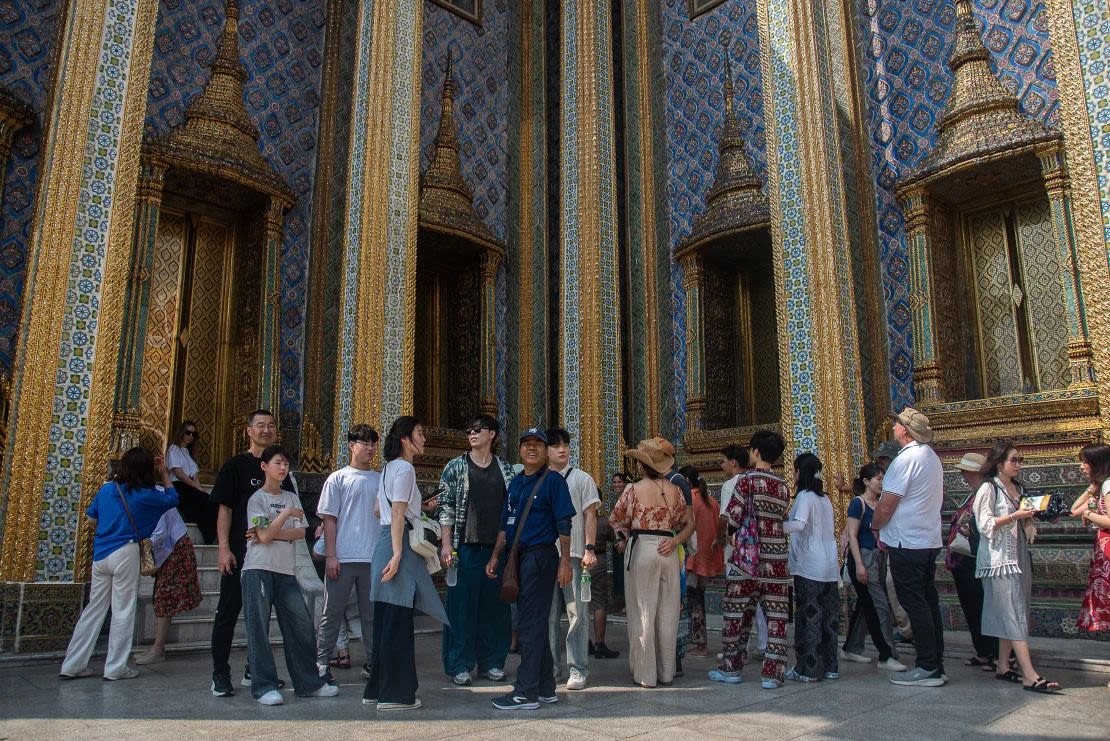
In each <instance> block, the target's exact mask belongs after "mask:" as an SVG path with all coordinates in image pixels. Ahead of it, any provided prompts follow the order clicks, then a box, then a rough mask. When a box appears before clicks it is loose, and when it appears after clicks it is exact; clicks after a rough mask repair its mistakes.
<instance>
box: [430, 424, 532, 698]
mask: <svg viewBox="0 0 1110 741" xmlns="http://www.w3.org/2000/svg"><path fill="white" fill-rule="evenodd" d="M500 434H501V425H500V424H499V423H498V421H497V420H496V419H494V418H493V417H490V416H488V415H484V414H479V415H478V416H477V417H475V418H474V419H473V420H471V422H470V424H469V425H467V429H466V437H467V441H468V442H469V443H470V452H469V453H464V454H463V455H461V456H459V457H458V458H454V459H452V460H451V461H449V462H448V463H447V466H446V467H444V469H443V475H442V476H441V477H440V480H439V490H438V494H439V504H440V510H439V524H440V527H441V528H442V530H443V542H442V546H441V551H440V560H441V561H442V562H443V563H444V564H445V565H446V566H447V567H448V568H453V569H455V573H454V579H456V580H457V581H456V583H455V585H454V586H450V585H449V586H448V587H447V616H448V617H449V618H450V619H451V625H450V626H446V625H445V626H444V627H443V671H445V672H447V675H448V676H449V677H451V681H452V682H454V683H455V684H457V685H460V686H466V685H469V684H471V682H472V681H473V678H472V677H471V672H472V671H473V670H474V669H477V670H478V676H479V677H482V678H483V679H488V680H490V681H493V682H500V681H502V680H503V679H504V678H505V672H504V666H505V658H506V657H507V656H508V653H509V634H510V632H511V631H512V617H511V613H510V611H509V606H508V605H507V604H505V603H504V602H502V601H501V588H500V585H499V584H498V583H497V582H494V581H491V580H490V579H487V578H486V575H485V573H486V564H487V563H488V562H489V559H490V556H491V555H493V545H494V543H496V542H497V536H498V534H499V533H500V532H501V509H502V507H504V505H505V490H506V489H507V488H508V485H509V482H510V481H511V480H512V478H513V469H512V466H510V465H509V464H508V463H506V462H505V461H504V460H503V459H502V458H499V457H498V456H496V455H494V453H493V451H494V450H495V449H496V446H497V441H498V437H499V436H500Z"/></svg>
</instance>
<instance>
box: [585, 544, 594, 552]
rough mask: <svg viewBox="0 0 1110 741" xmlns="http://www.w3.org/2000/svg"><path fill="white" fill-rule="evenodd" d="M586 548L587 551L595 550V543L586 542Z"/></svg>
mask: <svg viewBox="0 0 1110 741" xmlns="http://www.w3.org/2000/svg"><path fill="white" fill-rule="evenodd" d="M586 550H587V551H592V550H594V544H593V543H587V544H586Z"/></svg>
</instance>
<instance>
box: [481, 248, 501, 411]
mask: <svg viewBox="0 0 1110 741" xmlns="http://www.w3.org/2000/svg"><path fill="white" fill-rule="evenodd" d="M500 267H501V255H499V254H497V253H496V252H483V253H482V307H481V322H482V327H481V333H480V339H479V342H480V344H481V347H480V350H479V351H480V353H481V365H482V370H481V377H480V380H479V385H480V391H479V397H478V407H479V409H481V410H482V414H488V415H490V416H491V417H496V416H497V270H498V268H500Z"/></svg>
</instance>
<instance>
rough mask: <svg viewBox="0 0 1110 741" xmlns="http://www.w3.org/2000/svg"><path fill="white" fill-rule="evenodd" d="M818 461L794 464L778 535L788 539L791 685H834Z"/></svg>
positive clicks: (831, 571) (832, 589) (831, 541)
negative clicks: (790, 501)
mask: <svg viewBox="0 0 1110 741" xmlns="http://www.w3.org/2000/svg"><path fill="white" fill-rule="evenodd" d="M821 468H822V465H821V461H820V459H818V457H817V456H815V455H814V454H813V453H802V454H801V455H799V456H798V457H797V458H795V459H794V472H795V473H794V481H795V483H796V485H797V491H798V496H796V497H795V498H794V507H793V509H792V510H791V511H790V519H789V520H787V521H786V522H784V523H783V526H782V529H783V532H785V533H789V534H790V559H789V568H790V574H791V575H792V576H793V577H794V603H795V609H794V653H795V655H796V658H797V663H796V664H795V665H794V666H792V667H791V668H789V669H787V670H786V678H787V679H791V680H794V681H795V682H816V681H818V680H821V679H837V678H838V677H839V676H840V674H839V667H838V666H837V657H836V636H837V629H838V627H839V626H838V623H839V618H840V594H839V592H838V590H837V585H838V583H839V577H838V576H837V566H838V563H837V558H836V533H835V526H834V525H833V508H832V503H831V502H829V498H828V496H826V495H825V491H824V488H823V487H822V484H821Z"/></svg>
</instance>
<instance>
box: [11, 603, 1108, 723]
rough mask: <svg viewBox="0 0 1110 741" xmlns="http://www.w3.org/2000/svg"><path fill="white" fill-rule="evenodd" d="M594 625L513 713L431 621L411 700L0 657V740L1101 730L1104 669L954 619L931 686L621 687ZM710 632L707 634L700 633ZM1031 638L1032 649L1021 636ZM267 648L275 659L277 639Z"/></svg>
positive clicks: (616, 632) (877, 678) (687, 682)
mask: <svg viewBox="0 0 1110 741" xmlns="http://www.w3.org/2000/svg"><path fill="white" fill-rule="evenodd" d="M609 638H610V640H609V645H610V646H611V647H613V648H616V649H618V650H620V651H621V657H620V658H619V659H614V660H607V661H596V660H595V661H594V663H593V666H592V667H591V671H590V686H589V687H588V688H587V689H586V690H584V691H580V692H567V691H564V690H563V689H562V687H561V686H560V689H559V693H558V694H559V702H558V703H557V704H555V705H545V706H542V707H541V708H540V709H539V710H535V711H514V712H504V711H498V710H496V709H494V708H493V707H492V706H491V705H490V704H489V700H490V699H492V698H494V697H496V696H497V695H499V694H502V693H504V692H505V691H506V689H507V688H506V686H505V685H496V684H494V683H491V682H486V681H477V682H476V683H475V685H474V686H472V687H467V688H457V687H454V686H453V685H452V684H451V682H450V680H449V679H448V678H447V677H446V676H444V675H443V674H442V672H441V670H440V663H439V648H440V636H439V635H438V634H430V635H421V636H419V637H418V638H417V641H416V645H417V663H418V666H419V667H420V692H419V696H420V698H421V700H422V701H423V703H424V707H423V708H421V709H420V710H417V711H414V712H406V713H378V712H377V711H376V710H375V709H374V707H373V706H371V705H363V704H362V702H361V700H362V687H363V683H362V681H361V680H360V678H359V674H358V669H357V668H355V669H350V670H337V671H336V676H337V679H338V681H339V683H340V687H341V692H340V695H339V696H338V697H335V698H321V699H301V698H297V697H294V696H293V694H292V693H291V692H289V691H286V693H285V696H286V704H285V705H283V706H280V707H261V706H259V705H258V704H256V703H255V702H254V701H253V700H252V699H251V696H250V691H249V690H247V689H245V688H244V689H239V690H238V694H237V695H236V696H235V697H233V698H226V699H224V698H215V697H212V696H211V694H210V693H209V691H208V682H209V676H210V671H211V669H210V663H209V658H208V656H207V655H206V654H196V653H193V654H185V655H176V656H171V657H170V658H169V660H167V661H166V663H164V664H157V665H153V666H149V667H140V669H141V671H142V675H141V676H140V677H138V678H137V679H133V680H128V681H120V682H105V681H103V680H101V679H100V678H99V677H93V678H90V679H81V680H72V681H65V682H63V681H60V680H59V679H58V677H57V672H58V667H59V665H60V663H59V662H50V663H42V662H40V663H37V664H33V665H24V666H12V665H8V666H4V667H3V668H0V739H4V738H35V739H42V738H70V739H73V738H80V739H81V741H87V740H91V739H98V738H111V739H127V738H139V737H142V738H144V739H159V738H196V737H214V738H219V737H224V738H227V737H240V738H261V737H271V738H306V739H313V740H314V741H331V739H344V738H367V737H370V738H390V739H400V738H420V739H439V738H462V737H467V738H477V739H502V738H503V739H513V741H520V740H521V739H534V738H542V739H547V740H550V741H554V740H555V739H574V738H583V739H587V738H588V739H608V738H633V737H635V738H649V739H650V738H668V739H671V738H687V739H690V738H701V739H717V738H728V739H737V738H752V739H834V738H835V739H860V740H865V739H884V740H887V741H888V740H895V739H903V738H904V739H922V738H926V739H957V738H959V739H991V738H995V739H997V738H1007V739H1015V738H1023V739H1087V738H1092V739H1107V738H1110V689H1108V688H1107V680H1108V679H1110V674H1107V673H1100V672H1099V671H1077V670H1075V669H1067V668H1052V669H1049V668H1048V667H1047V666H1042V667H1039V668H1040V670H1041V671H1042V673H1044V674H1046V675H1048V676H1049V677H1050V678H1051V679H1055V680H1057V681H1059V682H1061V683H1062V684H1063V686H1064V688H1065V689H1064V691H1063V693H1062V694H1060V695H1055V696H1045V695H1037V694H1034V693H1031V692H1024V691H1022V689H1021V687H1020V686H1017V685H1012V684H1008V683H1003V682H998V681H995V680H994V679H992V678H991V675H990V674H988V673H984V672H981V671H979V670H977V669H971V668H968V667H965V666H963V665H962V664H963V661H962V659H961V658H959V655H960V654H961V653H962V654H963V655H965V656H966V651H962V650H961V648H960V646H961V638H960V635H959V634H955V635H953V640H951V641H950V643H951V644H952V646H953V649H952V651H950V654H952V656H951V657H950V658H949V659H948V660H947V661H946V669H947V672H948V676H949V679H950V683H949V684H948V686H946V687H943V688H939V689H926V688H905V687H895V686H893V685H891V684H890V683H889V682H888V681H887V676H888V675H887V673H886V672H883V671H880V670H878V669H876V668H875V667H874V665H860V664H847V663H845V664H842V666H841V678H840V679H839V680H836V681H824V682H820V683H817V684H812V685H805V684H795V683H787V685H786V686H785V687H783V688H781V689H778V690H774V691H768V690H762V689H760V687H759V682H758V673H759V670H758V668H757V667H756V666H749V667H748V668H747V669H745V672H744V679H745V681H744V683H743V684H740V685H720V684H714V683H711V682H709V681H707V680H706V679H705V673H706V672H707V671H708V670H709V669H711V668H713V666H714V664H715V661H714V660H713V659H696V658H688V659H687V660H686V676H685V677H684V678H682V679H676V680H675V683H674V686H673V687H671V688H659V689H654V690H646V689H640V688H636V687H633V686H632V685H631V683H630V676H629V672H628V664H627V660H626V658H625V657H626V656H627V637H626V634H625V629H624V626H622V625H613V626H610V632H609ZM1071 643H1072V644H1073V645H1074V646H1075V647H1074V648H1073V649H1072V651H1073V652H1074V651H1075V650H1076V649H1079V648H1080V645H1078V644H1081V645H1082V649H1083V650H1087V651H1088V652H1090V651H1091V650H1097V651H1098V652H1099V654H1100V655H1101V657H1102V658H1106V653H1107V652H1106V647H1107V644H1105V643H1102V644H1097V643H1095V642H1091V641H1076V642H1071ZM719 645H720V639H719V636H715V635H714V636H711V639H710V648H711V649H713V648H715V647H719ZM1033 648H1034V661H1036V659H1037V651H1038V644H1037V643H1036V641H1034V644H1033ZM1042 652H1043V653H1044V654H1045V655H1046V657H1047V655H1048V654H1051V653H1052V651H1051V649H1050V647H1046V648H1044V649H1042ZM277 654H278V661H279V667H280V666H282V660H281V651H280V648H279V649H278V650H277ZM352 654H353V659H354V661H355V666H356V667H357V666H358V664H360V663H361V661H362V655H363V651H362V644H361V643H353V644H352ZM908 656H912V648H907V649H906V650H905V651H904V652H903V658H908ZM245 659H246V655H245V652H243V651H236V652H235V654H234V655H233V657H232V666H233V667H235V677H234V678H235V680H236V681H238V678H239V676H240V674H239V673H240V672H241V669H242V666H243V663H244V662H245ZM516 664H517V658H516V657H512V656H510V657H509V663H508V666H507V667H506V670H507V671H508V672H509V673H510V676H511V675H512V673H513V671H514V670H515V668H516ZM1063 665H1066V662H1063ZM1073 665H1074V664H1073ZM101 666H102V659H94V661H93V663H92V665H91V667H92V668H93V669H94V670H96V669H99V668H101ZM283 676H287V675H286V674H284V673H283Z"/></svg>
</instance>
